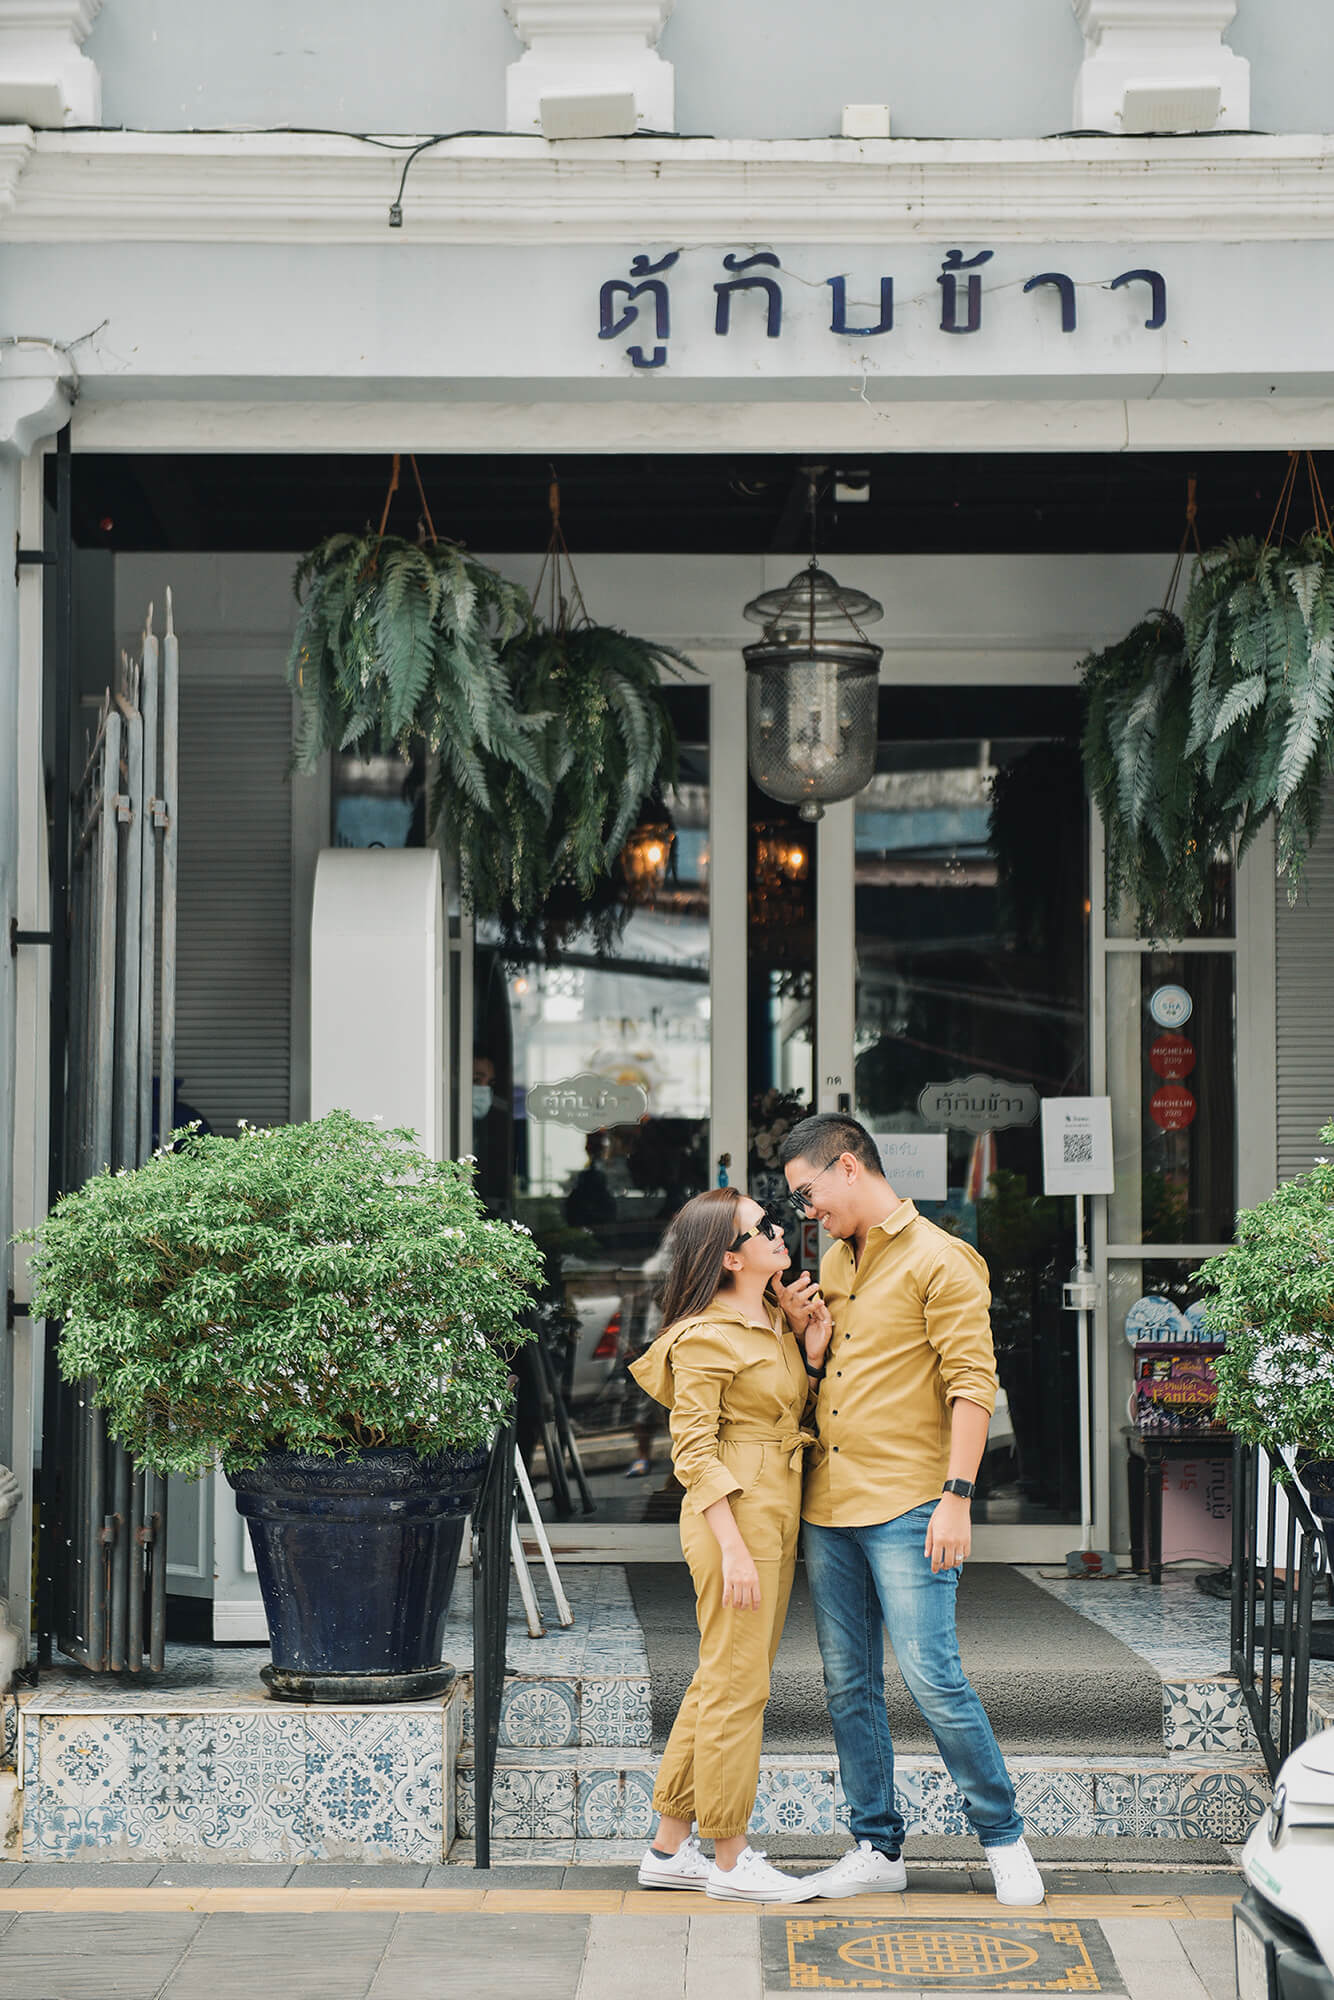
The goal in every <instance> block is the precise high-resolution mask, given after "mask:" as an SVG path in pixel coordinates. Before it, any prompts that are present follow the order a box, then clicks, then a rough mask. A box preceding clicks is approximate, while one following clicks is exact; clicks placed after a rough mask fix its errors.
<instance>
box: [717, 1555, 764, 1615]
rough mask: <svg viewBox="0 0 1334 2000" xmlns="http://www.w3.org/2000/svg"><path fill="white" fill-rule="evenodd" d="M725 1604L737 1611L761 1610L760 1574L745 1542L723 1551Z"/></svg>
mask: <svg viewBox="0 0 1334 2000" xmlns="http://www.w3.org/2000/svg"><path fill="white" fill-rule="evenodd" d="M723 1603H724V1604H730V1605H732V1606H733V1608H734V1609H735V1610H737V1611H758V1610H759V1608H760V1573H759V1571H758V1570H757V1569H756V1567H755V1560H754V1558H753V1556H752V1555H751V1553H750V1550H749V1549H748V1548H747V1547H746V1545H745V1543H744V1542H741V1541H738V1542H732V1543H729V1544H728V1545H727V1546H725V1547H724V1549H723Z"/></svg>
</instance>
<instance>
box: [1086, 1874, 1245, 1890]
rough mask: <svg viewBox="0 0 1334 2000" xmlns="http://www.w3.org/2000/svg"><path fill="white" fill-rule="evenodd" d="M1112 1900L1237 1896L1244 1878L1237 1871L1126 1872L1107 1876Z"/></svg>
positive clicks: (1242, 1888) (1243, 1884)
mask: <svg viewBox="0 0 1334 2000" xmlns="http://www.w3.org/2000/svg"><path fill="white" fill-rule="evenodd" d="M1107 1879H1108V1881H1109V1882H1110V1883H1111V1893H1112V1894H1113V1895H1114V1896H1240V1895H1241V1894H1242V1892H1243V1891H1244V1889H1245V1887H1246V1878H1245V1876H1244V1875H1243V1874H1242V1873H1241V1871H1240V1870H1239V1869H1235V1868H1229V1869H1226V1870H1224V1869H1222V1868H1209V1869H1205V1868H1199V1869H1183V1870H1181V1871H1180V1872H1178V1871H1177V1870H1176V1869H1172V1870H1171V1871H1170V1872H1169V1871H1168V1870H1162V1871H1157V1870H1154V1869H1148V1868H1146V1869H1143V1870H1139V1869H1136V1870H1127V1872H1126V1873H1125V1874H1124V1875H1122V1874H1120V1873H1117V1874H1113V1875H1109V1876H1108V1878H1107Z"/></svg>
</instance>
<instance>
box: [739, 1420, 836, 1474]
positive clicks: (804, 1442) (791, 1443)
mask: <svg viewBox="0 0 1334 2000" xmlns="http://www.w3.org/2000/svg"><path fill="white" fill-rule="evenodd" d="M718 1442H719V1444H773V1445H777V1447H778V1449H779V1450H780V1451H781V1452H782V1453H783V1454H784V1456H785V1457H786V1459H787V1461H788V1466H789V1469H790V1470H793V1471H795V1470H797V1469H798V1468H799V1467H800V1465H801V1459H802V1453H803V1452H805V1451H806V1450H808V1449H809V1447H810V1446H811V1445H813V1444H818V1443H819V1439H818V1438H817V1436H816V1434H815V1432H814V1431H810V1430H806V1429H805V1428H803V1427H799V1426H797V1425H793V1426H792V1427H791V1428H790V1429H788V1430H775V1429H773V1428H772V1427H771V1426H770V1425H767V1424H748V1423H744V1422H733V1423H726V1424H720V1425H719V1427H718Z"/></svg>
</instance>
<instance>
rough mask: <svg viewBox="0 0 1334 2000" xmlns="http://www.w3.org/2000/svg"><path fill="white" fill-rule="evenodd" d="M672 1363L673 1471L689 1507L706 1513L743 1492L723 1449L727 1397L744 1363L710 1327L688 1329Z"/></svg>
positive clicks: (720, 1333)
mask: <svg viewBox="0 0 1334 2000" xmlns="http://www.w3.org/2000/svg"><path fill="white" fill-rule="evenodd" d="M671 1362H672V1376H673V1379H674V1383H675V1390H676V1394H675V1397H674V1399H673V1402H672V1415H671V1434H672V1469H673V1471H674V1472H675V1473H676V1476H677V1478H678V1479H679V1480H680V1482H681V1484H682V1485H683V1486H684V1487H685V1489H686V1504H687V1505H688V1506H689V1507H691V1508H692V1509H693V1510H694V1512H695V1513H697V1514H702V1513H703V1512H704V1509H705V1508H706V1507H711V1506H712V1505H713V1503H714V1501H715V1500H726V1499H727V1497H728V1495H729V1494H732V1493H740V1492H741V1490H742V1487H741V1481H740V1480H739V1479H737V1478H735V1477H734V1476H733V1474H732V1473H730V1472H729V1471H728V1469H727V1467H726V1466H725V1465H724V1464H723V1462H722V1459H721V1457H720V1456H719V1450H718V1431H719V1426H720V1423H721V1407H722V1398H723V1392H724V1390H725V1389H726V1388H727V1385H728V1384H729V1383H730V1382H731V1380H732V1378H733V1377H734V1376H735V1374H736V1372H737V1370H738V1368H739V1367H740V1365H741V1359H740V1356H739V1355H738V1354H737V1352H736V1349H735V1348H734V1347H733V1345H732V1343H731V1341H730V1340H729V1339H728V1338H727V1335H726V1334H725V1333H724V1332H723V1330H722V1329H721V1327H717V1326H707V1325H706V1326H692V1327H688V1328H687V1329H686V1330H685V1332H684V1333H682V1334H681V1336H680V1338H679V1339H678V1340H675V1341H673V1343H672V1355H671Z"/></svg>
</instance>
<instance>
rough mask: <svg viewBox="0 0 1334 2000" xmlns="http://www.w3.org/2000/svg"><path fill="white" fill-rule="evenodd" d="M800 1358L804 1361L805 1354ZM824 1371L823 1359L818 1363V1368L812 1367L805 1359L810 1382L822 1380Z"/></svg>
mask: <svg viewBox="0 0 1334 2000" xmlns="http://www.w3.org/2000/svg"><path fill="white" fill-rule="evenodd" d="M802 1360H803V1361H806V1357H805V1355H803V1356H802ZM824 1371H825V1364H824V1362H823V1361H822V1362H821V1363H820V1366H819V1367H818V1368H813V1367H812V1366H811V1364H810V1362H809V1361H806V1373H807V1374H808V1375H809V1376H810V1378H811V1380H812V1382H823V1381H824Z"/></svg>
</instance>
